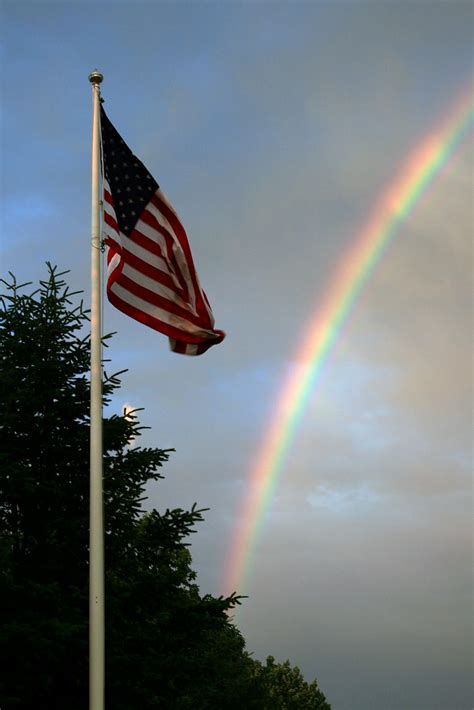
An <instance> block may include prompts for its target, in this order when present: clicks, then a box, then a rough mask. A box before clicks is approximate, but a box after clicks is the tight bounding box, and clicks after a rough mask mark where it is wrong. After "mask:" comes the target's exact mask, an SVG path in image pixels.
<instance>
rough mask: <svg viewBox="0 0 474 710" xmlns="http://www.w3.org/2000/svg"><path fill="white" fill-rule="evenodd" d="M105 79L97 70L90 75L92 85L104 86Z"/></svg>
mask: <svg viewBox="0 0 474 710" xmlns="http://www.w3.org/2000/svg"><path fill="white" fill-rule="evenodd" d="M103 79H104V75H103V74H101V73H100V71H97V69H94V71H93V72H91V73H90V74H89V81H90V83H91V84H102V81H103Z"/></svg>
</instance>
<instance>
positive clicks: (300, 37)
mask: <svg viewBox="0 0 474 710" xmlns="http://www.w3.org/2000/svg"><path fill="white" fill-rule="evenodd" d="M1 8H2V16H1V20H2V30H1V45H2V78H1V90H2V111H3V115H2V134H1V140H2V144H1V159H2V161H1V162H2V208H1V209H2V212H1V240H2V241H1V245H2V254H1V265H2V273H3V274H4V273H5V272H6V271H7V270H11V271H13V272H15V273H16V274H17V276H18V278H19V279H21V280H26V279H29V278H31V279H38V278H40V277H42V276H43V275H44V273H45V268H44V262H45V261H46V260H50V261H52V262H53V263H57V264H58V265H59V266H60V267H61V268H65V269H67V268H68V269H70V270H71V273H70V282H71V285H72V286H73V287H74V288H80V289H83V290H84V291H85V292H86V298H88V293H89V239H90V237H89V230H90V226H89V225H90V202H89V200H90V183H89V173H90V162H89V161H90V123H91V118H90V104H91V99H90V87H89V83H88V81H87V76H88V74H89V72H90V71H91V70H92V69H94V68H95V67H97V68H98V69H99V70H100V71H102V72H103V74H104V75H105V80H104V83H103V86H102V89H103V96H104V97H105V99H106V106H107V111H108V114H109V116H110V118H111V120H112V121H113V123H114V124H115V125H116V126H117V128H118V130H119V131H120V133H121V134H122V135H123V136H124V138H125V139H126V141H127V142H128V143H129V145H130V146H131V147H132V149H133V150H134V151H135V152H136V153H137V154H138V155H139V156H140V157H141V158H142V159H143V161H144V162H145V164H146V165H147V167H148V168H149V169H150V171H151V172H152V173H153V174H154V176H155V177H156V179H157V180H158V182H159V183H160V185H161V186H162V188H163V190H164V192H165V193H166V194H167V195H168V197H169V198H170V200H171V201H172V203H173V204H174V206H175V208H176V209H177V210H178V212H179V213H180V216H181V218H182V221H183V222H184V224H185V225H186V227H187V231H188V235H189V238H190V241H191V246H192V249H193V253H194V257H195V261H196V264H197V267H198V271H199V274H200V278H201V281H202V283H203V285H204V288H205V290H206V292H207V294H208V296H209V299H210V301H211V304H212V306H213V310H214V314H215V317H216V326H217V327H219V328H222V329H224V330H225V331H226V332H227V338H226V340H225V341H224V342H223V344H222V345H220V346H218V347H216V348H213V349H212V350H211V351H209V352H208V353H207V354H206V355H204V356H203V357H202V358H182V357H179V356H176V355H174V354H172V353H170V352H168V350H167V343H166V339H165V338H164V337H162V336H160V335H158V334H156V333H154V332H152V331H148V330H147V329H146V328H144V327H143V326H141V325H139V324H137V323H135V322H133V321H131V320H130V319H127V318H126V317H125V316H123V315H122V314H121V313H119V312H117V311H114V310H113V308H112V307H111V306H109V305H108V304H107V305H106V314H105V321H106V329H107V330H108V331H117V335H116V336H115V338H114V340H113V342H112V345H111V348H110V351H109V355H110V357H111V358H112V361H113V362H112V365H111V368H112V369H115V370H120V369H122V368H124V367H128V368H129V373H128V374H127V375H126V376H125V377H124V379H123V389H122V390H121V393H120V397H119V398H118V399H117V400H116V401H115V402H113V404H112V406H113V407H114V408H115V409H116V410H121V409H122V408H123V406H124V405H125V404H126V405H127V406H132V407H144V408H145V411H144V412H143V413H142V415H141V419H142V422H143V423H144V424H146V425H148V426H150V427H151V430H150V431H147V432H146V433H145V435H144V437H143V443H145V444H150V445H157V446H162V447H163V448H167V447H175V448H176V453H175V454H173V456H172V458H171V460H170V462H169V464H168V465H167V466H166V468H165V470H164V473H165V474H166V480H165V481H163V482H160V483H158V484H156V485H154V486H152V487H150V490H149V496H150V498H149V504H150V505H152V506H157V507H158V508H165V507H167V506H179V507H185V506H190V505H192V503H193V502H194V501H196V502H197V503H198V504H199V505H200V506H202V507H210V511H209V512H208V513H207V514H206V522H205V523H204V524H202V525H201V527H200V529H199V531H198V534H197V535H195V536H194V537H193V546H192V553H193V559H194V565H195V568H196V569H197V571H198V575H199V583H200V586H201V590H202V591H203V592H211V593H213V594H220V593H222V592H223V589H222V575H223V570H224V566H225V560H226V558H227V556H228V554H229V551H230V545H231V540H232V536H233V534H234V533H235V530H236V529H238V526H240V525H242V524H243V520H242V519H241V518H240V508H241V505H242V502H243V499H244V494H245V491H246V489H247V486H248V477H249V475H250V472H251V468H252V463H253V461H254V459H255V457H256V454H257V452H258V450H259V446H260V445H261V443H262V441H263V436H264V433H265V431H266V428H267V427H268V425H269V422H270V421H271V418H272V411H273V410H274V407H275V402H276V399H277V396H278V393H279V391H280V388H281V387H282V385H283V382H284V377H285V374H286V373H287V371H288V368H290V367H294V366H296V364H297V363H295V354H296V351H297V347H298V343H299V342H300V341H301V339H302V337H303V335H304V332H305V329H306V328H307V324H308V323H309V322H310V321H311V316H312V314H313V313H314V312H315V311H316V309H317V307H318V305H319V303H320V302H321V300H322V299H323V298H324V295H325V293H326V289H327V288H328V286H329V285H330V283H331V279H332V274H333V273H334V272H335V269H336V268H337V266H338V264H340V263H341V261H342V260H343V259H344V256H345V254H346V253H347V252H348V250H349V249H350V248H351V245H352V244H353V242H354V240H355V238H356V237H357V235H358V234H359V233H360V230H361V228H362V227H363V226H364V224H365V222H366V220H367V218H368V215H369V213H370V211H371V208H372V207H373V205H374V204H375V203H376V201H377V198H378V196H379V195H380V194H381V192H382V191H383V190H384V188H385V187H386V186H387V185H388V184H389V183H390V181H391V179H393V177H394V176H395V175H396V174H397V172H398V170H399V168H400V166H401V165H403V161H404V159H405V158H406V157H407V156H408V155H409V153H410V152H411V151H412V150H413V149H414V148H415V147H416V146H417V145H418V144H419V143H420V142H421V140H422V139H423V137H424V136H426V135H427V134H428V133H429V132H430V130H432V129H433V128H434V127H435V126H436V125H438V124H439V122H440V121H441V120H442V119H443V118H445V117H446V116H447V115H448V114H449V112H450V110H451V109H452V107H453V106H454V104H455V102H456V100H457V99H458V97H459V96H460V95H461V93H462V92H465V91H466V90H467V89H468V87H469V85H470V84H471V86H472V81H473V69H474V67H473V54H472V29H473V5H472V3H471V2H463V1H459V0H452V1H451V2H441V1H438V0H426V1H423V2H421V1H418V0H414V1H413V2H405V1H403V0H395V1H394V2H366V1H365V0H357V1H353V2H329V1H327V2H322V1H320V2H290V1H289V0H288V1H287V2H221V3H217V2H200V1H199V0H196V1H195V2H176V3H167V2H156V3H152V2H147V3H142V2H131V1H130V2H118V1H117V2H111V1H110V2H102V3H100V2H99V3H92V2H80V1H79V0H76V2H56V3H44V2H41V1H40V0H39V1H38V2H23V1H22V0H19V1H18V0H17V1H16V2H11V1H5V0H4V1H3V3H2V5H1ZM473 165H474V160H473V153H472V130H471V132H470V134H469V136H467V137H466V139H465V140H464V141H463V142H462V144H461V145H460V146H459V148H458V150H457V151H456V154H455V155H454V156H453V157H452V159H451V160H450V161H449V162H448V163H447V165H446V166H445V167H444V168H443V170H442V171H441V172H440V173H439V174H438V176H437V177H436V179H435V180H434V181H433V183H432V184H431V185H430V187H429V189H428V190H427V191H426V194H425V195H424V196H423V197H422V199H421V200H420V201H419V202H418V203H417V205H416V207H415V208H414V210H412V211H411V212H410V214H409V215H408V217H407V219H406V220H404V222H403V224H402V225H401V226H400V228H399V229H398V231H397V233H396V235H395V236H394V238H393V239H392V241H391V242H390V244H389V245H388V247H387V249H386V251H385V253H384V255H383V257H382V259H381V261H380V263H379V264H378V265H377V267H376V269H375V270H374V271H373V273H372V274H371V276H370V279H369V280H368V282H367V284H366V286H365V287H364V289H363V292H362V293H361V295H360V298H359V299H358V301H357V303H356V304H355V307H354V309H353V311H352V313H351V316H350V318H349V319H348V321H347V323H346V325H345V327H344V329H343V331H342V333H341V335H340V337H339V339H338V341H337V343H336V345H335V347H334V348H333V350H332V352H331V354H330V356H329V357H328V359H327V362H326V364H325V366H324V370H323V372H322V375H321V377H320V378H319V379H318V381H317V383H316V384H315V386H314V391H313V392H312V393H311V395H310V397H309V399H308V403H307V406H306V408H305V411H304V414H303V416H302V418H301V421H300V424H299V426H298V429H297V432H296V435H295V438H294V441H293V442H292V445H291V448H290V451H289V454H288V458H287V461H286V463H285V466H284V469H283V470H282V472H281V477H280V479H279V483H278V486H277V488H276V491H275V494H274V497H273V500H272V501H271V504H270V507H269V509H268V511H267V513H266V515H265V519H264V524H263V526H262V531H261V534H260V535H259V537H258V539H257V540H256V541H255V547H254V549H253V558H252V559H253V564H252V566H251V573H250V575H249V576H248V579H247V580H245V588H243V589H238V590H237V591H238V592H240V593H242V594H247V595H248V597H249V598H248V599H246V600H245V601H244V603H243V606H242V608H241V609H240V610H239V612H238V614H237V617H236V621H237V624H238V625H239V628H240V629H241V630H242V632H243V634H244V636H245V638H246V640H247V644H248V648H249V650H251V651H253V652H254V653H255V655H256V657H258V658H264V657H265V656H266V655H268V654H272V655H274V656H275V657H276V658H277V659H278V660H285V659H286V658H290V659H291V661H292V663H294V664H297V665H299V666H300V668H301V669H302V671H303V672H304V674H305V676H306V677H307V679H308V680H310V679H312V678H313V677H314V676H316V677H317V679H318V682H319V684H320V686H321V688H322V690H323V691H324V692H325V693H326V695H327V697H328V700H329V701H330V702H331V703H332V707H333V708H334V710H368V709H369V708H370V709H372V708H373V709H374V710H375V709H376V710H470V709H471V708H472V707H473V702H474V700H473V694H472V681H471V671H472V576H471V570H472V478H471V470H472V446H471V430H472V414H471V413H472V370H471V347H472V345H471V343H472V296H471V294H472V246H471V245H472V236H473V206H472V194H473V193H472V189H473Z"/></svg>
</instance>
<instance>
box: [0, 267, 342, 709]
mask: <svg viewBox="0 0 474 710" xmlns="http://www.w3.org/2000/svg"><path fill="white" fill-rule="evenodd" d="M48 269H49V273H48V277H47V279H45V280H44V281H41V282H40V286H39V288H38V289H36V290H33V291H32V292H25V286H27V285H29V284H26V285H25V284H23V285H21V284H18V283H17V282H16V281H15V279H14V278H13V277H12V279H11V280H10V281H9V282H6V281H4V282H3V284H4V287H5V288H4V290H5V294H4V296H3V297H2V299H1V303H0V306H1V307H0V336H1V337H0V361H1V372H0V397H1V402H2V407H3V411H2V417H1V422H0V480H1V485H0V530H1V532H0V554H1V569H0V609H1V611H0V614H1V628H0V654H1V656H2V658H3V659H4V661H3V664H2V668H1V677H0V706H1V707H2V709H6V708H18V709H19V708H33V707H34V708H40V707H45V708H46V707H47V708H61V709H64V708H68V709H70V710H75V709H76V708H77V710H79V708H80V709H81V710H82V709H83V708H85V707H87V702H88V700H87V698H88V581H89V580H88V543H89V540H88V531H89V507H88V496H89V464H88V461H89V379H88V371H89V336H88V329H84V327H83V326H84V325H85V323H86V321H87V318H88V317H87V312H86V311H85V310H84V308H83V304H82V302H79V303H77V294H74V293H70V292H69V289H68V287H67V284H66V283H65V281H64V279H63V276H64V274H62V273H58V272H57V270H56V268H54V267H51V266H49V265H48ZM107 341H108V337H107V338H105V339H104V345H107ZM121 374H122V373H114V374H112V375H107V374H104V383H103V398H104V404H105V405H107V404H108V403H109V402H110V400H111V397H112V396H113V395H114V393H115V392H116V390H117V389H118V388H119V386H120V379H119V377H120V375H121ZM141 429H142V427H140V424H139V422H138V418H137V411H135V412H124V413H123V414H122V415H120V416H119V415H115V414H111V415H109V416H104V524H105V565H106V575H105V584H106V706H107V707H108V708H112V709H113V710H122V709H123V710H133V709H134V708H140V709H144V710H146V709H147V708H169V709H171V710H172V709H173V708H176V710H185V709H188V708H189V709H190V710H191V709H193V710H200V709H201V708H202V710H204V709H209V710H212V709H216V710H218V709H219V708H224V707H225V708H230V709H232V708H236V709H237V708H250V709H251V708H259V709H262V710H265V709H266V708H268V710H270V709H271V710H278V709H279V708H281V709H282V710H283V709H284V708H288V710H291V709H292V708H303V709H304V708H317V709H318V710H326V709H327V708H329V707H330V706H329V705H328V704H327V702H326V700H325V698H324V696H323V694H322V693H321V691H320V690H319V689H318V688H317V684H316V682H314V683H312V684H308V683H306V682H305V681H304V679H303V677H302V676H301V673H300V672H299V670H298V669H297V668H294V669H293V668H291V666H290V664H289V662H287V663H285V664H283V665H279V664H276V663H275V662H274V660H273V659H272V658H271V657H270V658H269V659H267V663H266V665H263V664H261V663H259V662H258V661H255V660H253V659H252V658H251V656H250V655H249V653H248V652H247V651H246V649H245V642H244V639H243V637H242V635H241V634H240V632H239V630H238V629H237V628H236V626H235V625H234V624H233V623H232V621H231V620H230V618H229V612H230V611H231V610H232V609H233V608H234V607H235V605H236V604H238V603H239V598H238V597H237V596H236V595H235V594H233V595H231V596H230V597H227V598H223V597H218V598H217V597H213V596H211V595H201V594H200V592H199V588H198V586H197V584H196V574H195V572H194V571H193V569H192V567H191V555H190V552H189V542H188V538H189V535H190V534H191V533H193V532H194V528H195V525H196V524H197V523H198V522H200V521H202V519H203V513H204V510H199V509H197V507H196V506H194V507H193V508H192V509H191V510H188V511H186V510H182V509H174V510H166V511H164V512H161V513H160V512H158V511H157V510H152V511H149V512H144V510H143V507H142V504H143V501H144V499H145V486H146V484H147V483H148V482H150V481H157V480H158V479H160V478H162V474H161V468H162V466H163V464H164V463H165V462H166V461H167V459H168V456H169V454H170V453H171V451H170V450H163V449H159V448H150V447H140V446H136V445H135V442H136V440H137V438H138V437H140V433H141ZM131 442H133V446H132V445H131ZM295 703H299V704H295Z"/></svg>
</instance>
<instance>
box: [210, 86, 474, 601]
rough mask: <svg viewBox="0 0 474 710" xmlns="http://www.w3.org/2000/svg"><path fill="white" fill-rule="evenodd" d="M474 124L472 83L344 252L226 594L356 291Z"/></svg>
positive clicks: (302, 358) (273, 433) (272, 439)
mask: <svg viewBox="0 0 474 710" xmlns="http://www.w3.org/2000/svg"><path fill="white" fill-rule="evenodd" d="M473 124H474V91H473V88H472V86H470V87H469V90H468V91H466V92H464V93H463V95H462V96H461V98H460V99H459V100H458V101H457V102H456V103H455V105H454V107H453V108H452V109H451V111H450V112H449V114H448V116H447V117H446V118H445V119H444V120H443V121H442V122H441V123H440V124H439V125H437V126H436V127H435V129H434V130H433V131H431V132H430V133H429V134H428V135H427V136H426V137H425V138H424V139H423V140H422V141H421V143H420V144H419V145H418V146H417V147H416V149H415V150H414V151H413V153H412V154H410V155H409V156H408V159H407V160H406V161H405V162H404V163H403V165H402V168H401V170H400V171H399V173H398V174H397V175H396V176H395V178H394V180H392V181H391V182H390V184H389V185H388V186H387V188H386V189H385V190H384V191H383V192H382V193H381V195H380V197H379V199H378V200H377V201H376V203H375V206H374V208H373V210H372V212H371V214H370V215H369V218H368V220H367V221H366V222H365V224H364V226H363V227H362V229H361V230H360V232H359V233H358V235H356V237H355V239H354V240H353V242H352V244H351V246H350V247H349V249H348V251H347V252H346V253H345V254H344V255H343V257H342V259H341V261H340V263H339V265H338V267H337V269H336V272H335V274H334V275H333V278H332V279H331V281H330V284H329V287H328V289H327V291H326V294H325V296H324V298H323V300H322V302H321V303H319V304H318V306H317V308H316V310H315V312H314V315H313V316H312V318H311V320H310V322H309V326H308V328H307V329H306V331H305V333H304V335H303V338H302V340H301V342H300V344H299V346H298V348H297V350H296V352H295V354H294V360H295V361H296V362H297V363H303V365H302V366H301V367H296V368H294V369H293V370H292V371H291V373H290V374H289V376H288V377H287V379H286V380H285V381H284V382H283V385H282V387H281V389H280V393H279V396H278V398H277V402H276V406H275V410H274V411H275V414H274V416H273V418H272V420H271V421H270V422H269V425H268V427H267V429H266V431H265V433H264V435H263V437H262V441H261V445H260V447H259V450H258V451H257V454H256V457H255V460H254V461H253V462H252V465H251V467H250V470H249V475H248V481H247V493H246V496H245V499H244V501H243V504H242V507H241V509H240V512H239V515H238V519H239V520H240V521H241V522H240V524H239V526H238V527H237V528H236V530H235V533H234V537H233V540H232V542H231V550H230V553H229V555H228V557H227V560H228V563H227V566H226V569H225V573H224V579H223V588H224V591H225V592H226V593H230V592H232V591H234V590H238V591H239V592H240V593H243V594H245V585H246V582H247V579H248V577H249V575H250V572H251V567H252V562H253V556H254V550H255V546H256V543H257V540H258V537H259V533H260V530H261V527H262V524H263V519H264V516H265V512H266V511H267V509H268V507H269V505H270V502H271V499H272V497H273V494H274V491H275V488H276V486H277V484H278V482H279V480H280V476H281V474H282V473H283V470H284V465H285V462H286V460H287V455H288V453H289V450H290V447H291V443H292V441H293V439H294V435H295V432H296V429H297V427H298V424H299V422H300V420H301V417H302V415H303V412H304V410H305V406H306V404H307V402H308V399H309V397H310V396H311V395H312V394H314V388H315V386H316V384H317V381H318V379H319V378H320V375H321V371H322V369H323V366H324V365H325V363H326V361H327V359H328V356H329V354H330V353H331V351H332V348H333V346H334V344H335V342H336V340H337V337H338V335H339V333H340V332H341V329H342V328H343V326H344V324H345V323H346V321H347V319H348V316H349V313H350V312H351V310H352V309H353V307H354V304H355V303H356V301H357V297H358V296H359V294H360V292H361V290H362V289H363V287H364V284H365V283H366V282H367V280H368V278H369V277H370V275H371V273H372V272H373V270H374V269H375V267H376V265H377V264H378V263H379V261H380V259H381V256H382V254H383V253H384V251H385V249H386V247H387V245H388V244H389V242H390V241H391V239H392V238H393V237H394V236H395V234H396V233H397V232H398V229H399V227H400V225H401V224H402V223H403V221H404V220H405V219H406V218H407V217H408V215H409V214H410V213H411V212H412V210H413V209H414V207H415V205H416V204H417V203H418V201H419V200H420V198H421V196H422V195H423V194H424V193H425V192H426V191H427V190H428V188H429V186H430V185H431V184H432V182H433V180H434V178H435V177H436V176H437V175H438V174H439V173H440V171H441V169H442V168H443V167H444V166H445V165H446V163H447V161H448V160H449V158H450V157H451V156H452V155H453V154H454V153H455V151H456V149H457V148H458V147H459V146H460V145H461V143H462V142H463V140H464V139H465V138H466V136H467V134H468V133H469V132H470V130H471V129H472V127H473ZM308 364H309V366H308Z"/></svg>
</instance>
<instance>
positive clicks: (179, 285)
mask: <svg viewBox="0 0 474 710" xmlns="http://www.w3.org/2000/svg"><path fill="white" fill-rule="evenodd" d="M101 123H102V126H101V131H102V152H103V162H104V175H103V193H104V200H103V204H104V240H105V245H106V251H107V297H108V299H109V301H110V302H111V303H112V304H113V305H114V306H115V307H116V308H118V309H119V310H120V311H122V312H123V313H125V314H126V315H128V316H130V317H131V318H134V319H135V320H137V321H139V322H140V323H143V324H144V325H147V326H149V327H150V328H153V329H154V330H157V331H159V332H160V333H163V334H164V335H167V336H168V338H169V343H170V348H171V350H173V351H174V352H178V353H182V354H184V355H200V354H201V353H204V352H205V351H206V350H208V349H209V348H210V347H211V346H212V345H216V344H218V343H220V342H222V340H223V339H224V337H225V334H224V333H223V332H222V331H221V330H216V329H214V316H213V314H212V310H211V307H210V305H209V301H208V300H207V297H206V294H205V293H204V291H203V290H202V288H201V286H200V284H199V279H198V276H197V273H196V269H195V266H194V261H193V257H192V254H191V249H190V246H189V242H188V238H187V235H186V231H185V229H184V227H183V225H182V224H181V221H180V219H179V217H178V215H177V214H176V212H175V210H174V209H173V207H172V206H171V204H170V203H169V202H168V200H167V199H166V197H165V195H164V194H163V192H162V191H161V190H160V188H159V185H158V183H157V182H156V180H155V179H154V178H153V176H152V175H151V174H150V173H149V172H148V170H147V168H146V167H145V166H144V165H143V163H142V162H141V161H140V160H139V159H138V158H137V157H136V156H135V155H134V154H133V153H132V151H131V150H130V148H129V147H128V146H127V145H126V143H125V142H124V140H123V139H122V137H121V136H120V135H119V133H118V132H117V130H116V129H115V128H114V126H113V125H112V123H111V122H110V120H109V119H108V117H107V115H106V113H105V111H104V109H103V107H101Z"/></svg>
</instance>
